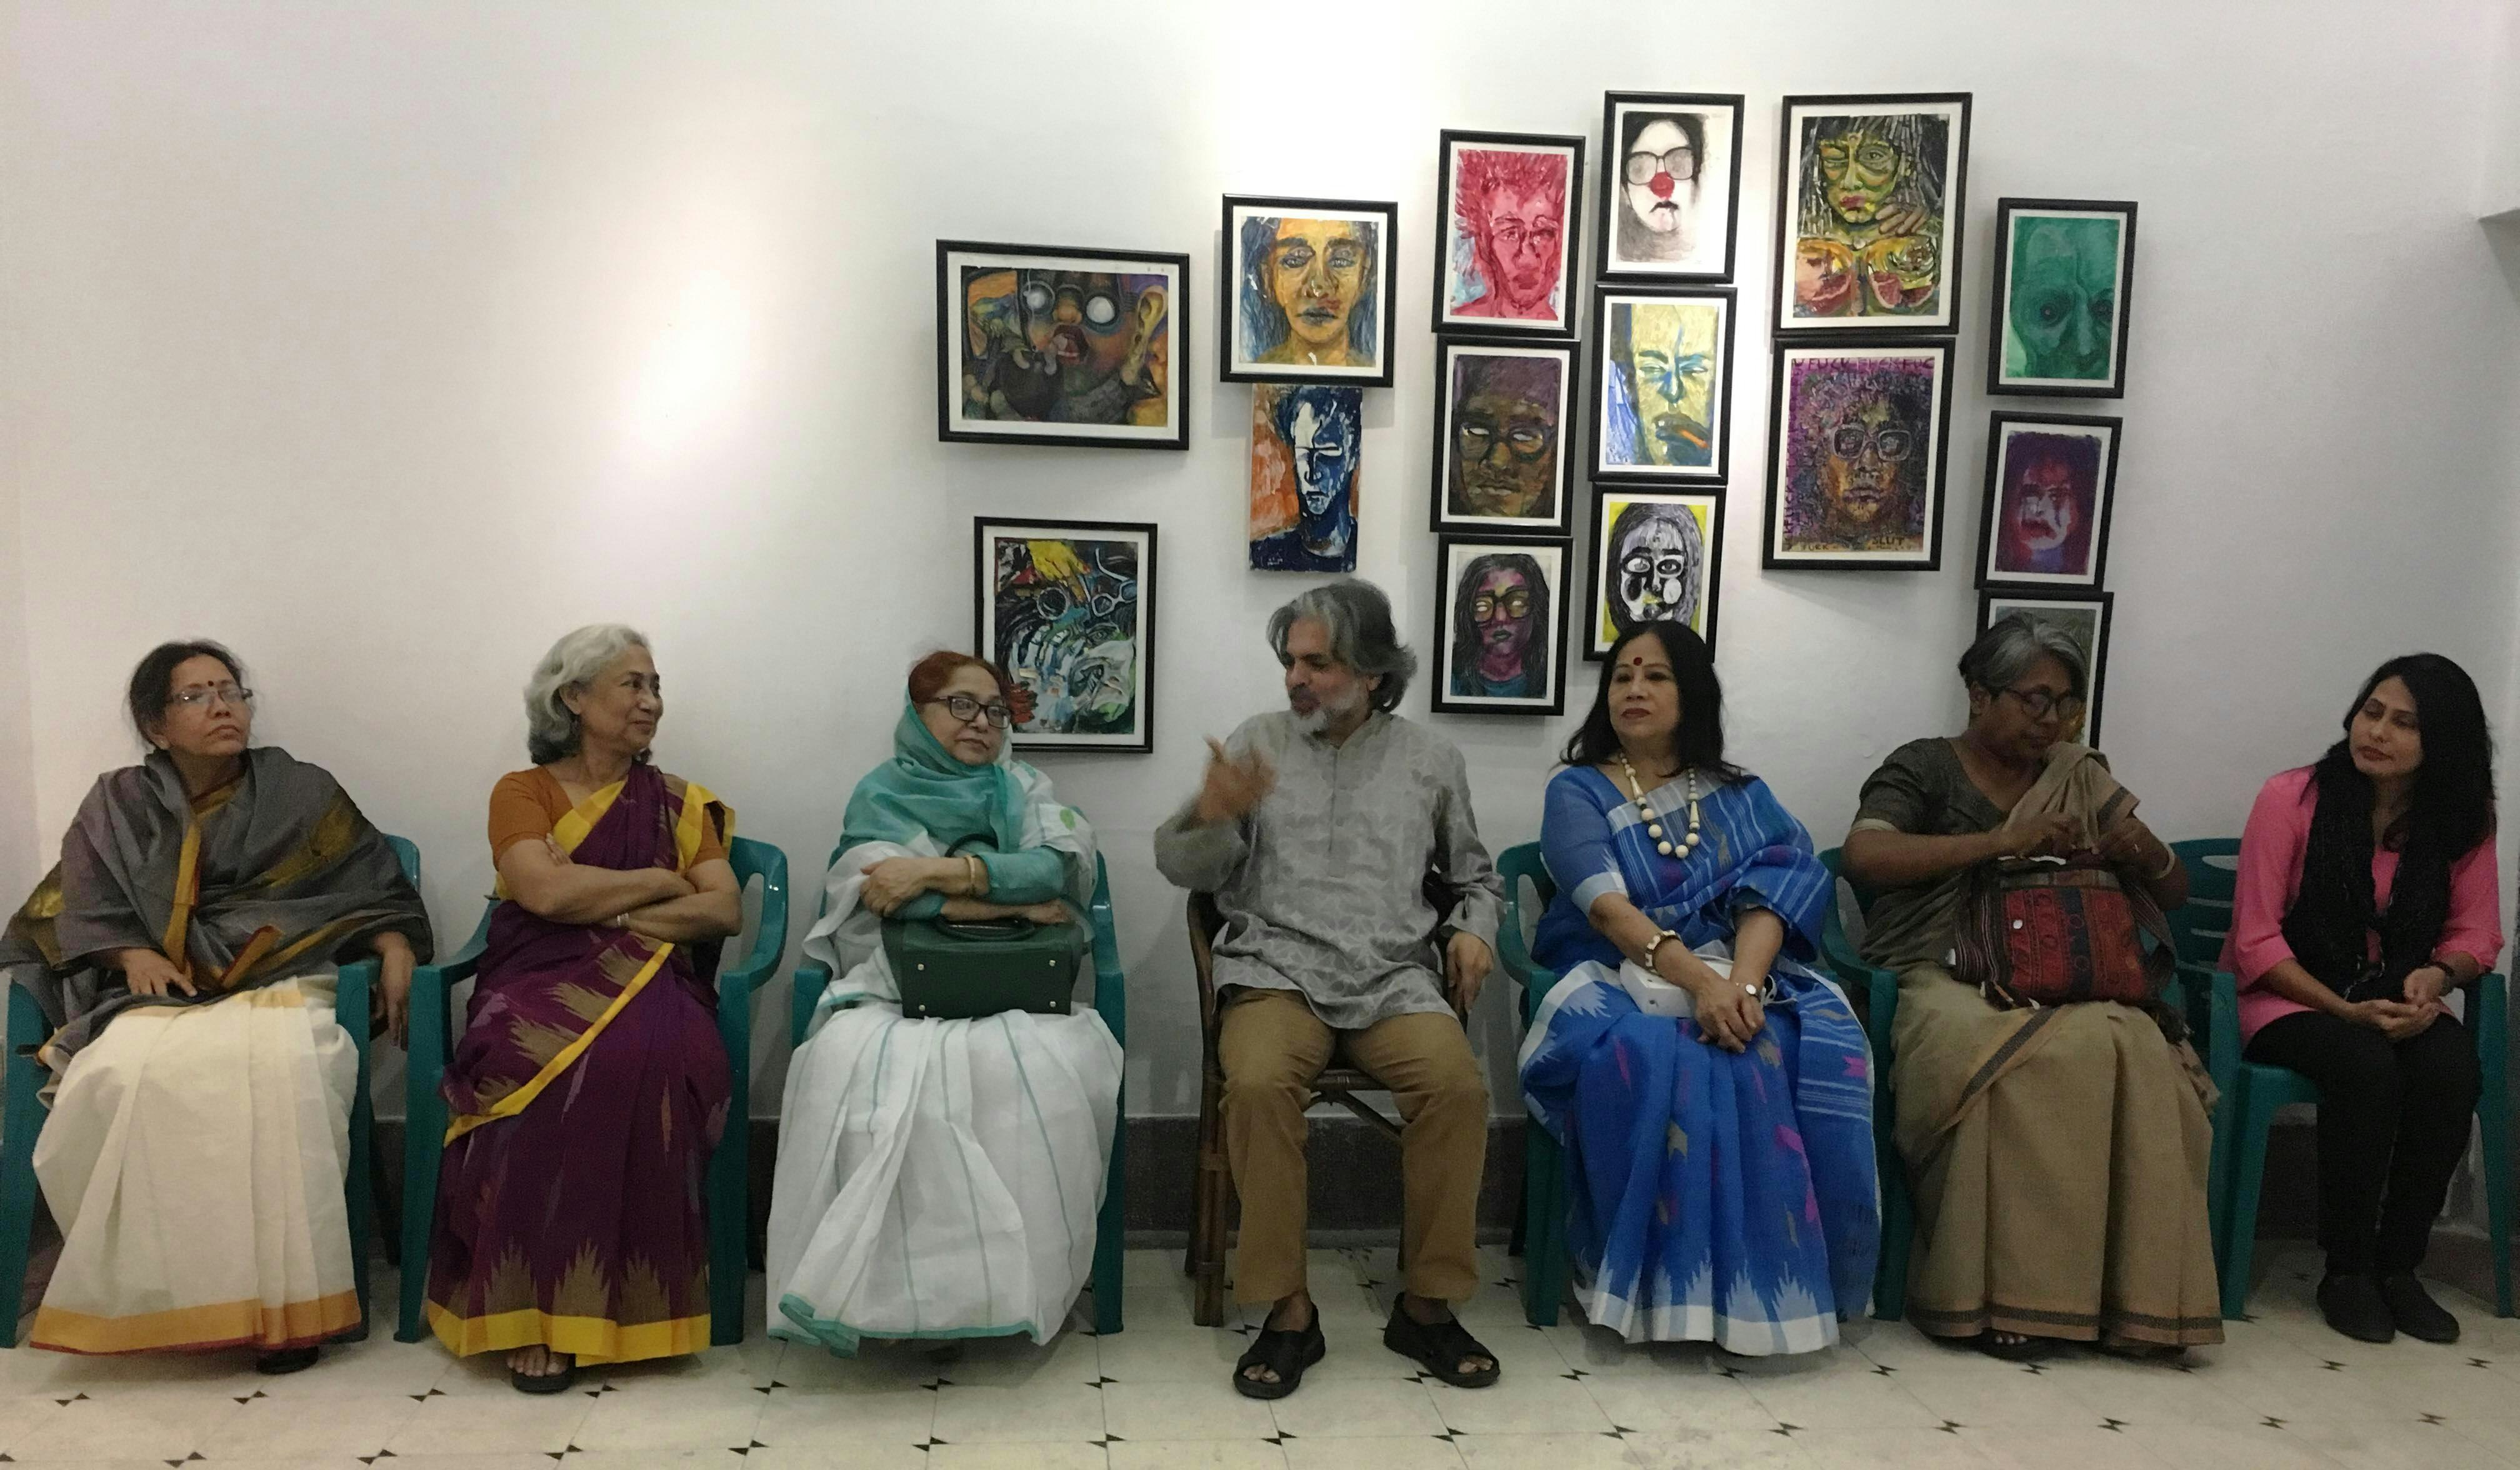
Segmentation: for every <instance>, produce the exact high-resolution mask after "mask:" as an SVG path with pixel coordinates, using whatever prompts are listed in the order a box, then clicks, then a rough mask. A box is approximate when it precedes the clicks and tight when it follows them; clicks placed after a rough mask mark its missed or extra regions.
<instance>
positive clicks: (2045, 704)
mask: <svg viewBox="0 0 2520 1470" xmlns="http://www.w3.org/2000/svg"><path fill="white" fill-rule="evenodd" d="M1996 692H1998V693H2002V694H2010V695H2011V696H2012V697H2013V698H2015V699H2018V700H2020V701H2021V707H2022V708H2023V709H2025V710H2028V711H2029V712H2030V718H2032V719H2034V720H2045V719H2047V718H2048V716H2049V715H2054V716H2055V717H2056V718H2057V719H2059V720H2071V719H2073V718H2074V717H2075V716H2076V715H2079V714H2081V713H2082V712H2083V696H2082V695H2080V694H2051V693H2049V692H2048V690H2025V689H2003V690H1997V691H1996Z"/></svg>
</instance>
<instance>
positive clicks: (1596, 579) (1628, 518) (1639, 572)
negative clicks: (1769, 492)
mask: <svg viewBox="0 0 2520 1470" xmlns="http://www.w3.org/2000/svg"><path fill="white" fill-rule="evenodd" d="M1723 550H1724V499H1723V497H1722V496H1720V495H1712V494H1705V495H1674V494H1670V493H1667V492H1664V491H1659V490H1646V489H1639V488H1636V487H1634V486H1629V485H1603V486H1601V487H1600V488H1599V490H1598V491H1597V492H1596V493H1595V495H1594V499H1593V545H1592V556H1591V557H1589V558H1588V560H1589V561H1590V563H1591V565H1592V568H1593V605H1592V611H1591V613H1590V615H1589V616H1588V617H1587V619H1586V622H1585V633H1584V657H1585V659H1586V660H1587V661H1588V662H1593V663H1598V662H1599V661H1600V660H1601V659H1602V658H1604V657H1606V656H1607V655H1608V654H1609V651H1610V647H1611V646H1612V645H1614V644H1616V643H1617V642H1618V641H1619V640H1620V639H1621V638H1622V637H1624V636H1626V634H1627V632H1628V630H1629V629H1631V628H1634V627H1637V626H1638V625H1640V624H1643V623H1657V622H1679V623H1687V624H1688V626H1689V628H1690V629H1691V630H1692V631H1693V632H1695V633H1696V634H1697V636H1698V637H1700V638H1703V639H1705V640H1706V646H1708V647H1710V648H1711V647H1713V646H1715V600H1716V593H1717V591H1718V589H1719V588H1720V587H1721V586H1722V584H1723V579H1724V573H1723Z"/></svg>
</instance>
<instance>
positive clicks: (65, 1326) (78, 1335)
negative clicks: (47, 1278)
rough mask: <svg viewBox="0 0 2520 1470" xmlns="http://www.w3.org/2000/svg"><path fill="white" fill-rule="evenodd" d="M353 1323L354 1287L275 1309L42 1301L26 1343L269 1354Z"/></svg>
mask: <svg viewBox="0 0 2520 1470" xmlns="http://www.w3.org/2000/svg"><path fill="white" fill-rule="evenodd" d="M358 1324H359V1294H358V1293H357V1292H355V1291H339V1292H335V1293H334V1294H333V1295H331V1296H328V1297H317V1298H315V1299H314V1300H312V1301H306V1302H288V1303H284V1304H282V1305H281V1306H278V1307H266V1306H264V1305H263V1304H262V1303H260V1302H258V1301H244V1302H218V1303H214V1304H212V1305H210V1306H206V1307H177V1308H174V1309H172V1310H170V1311H166V1312H145V1313H142V1314H139V1315H136V1316H91V1315H89V1314H86V1313H84V1312H66V1311H64V1310H63V1309H61V1308H59V1307H54V1306H49V1305H47V1306H44V1307H39V1308H37V1309H36V1310H35V1330H34V1332H33V1334H32V1335H31V1336H30V1337H29V1338H28V1342H29V1343H30V1344H31V1345H32V1346H34V1347H38V1348H50V1349H52V1350H53V1351H54V1352H57V1353H88V1354H108V1353H149V1352H158V1351H164V1350H167V1349H194V1350H200V1349H208V1348H233V1347H238V1346H241V1345H247V1344H250V1345H252V1346H255V1347H258V1348H261V1349H263V1350H264V1351H266V1352H270V1351H277V1350H279V1349H282V1348H302V1347H306V1346H308V1345H310V1344H313V1343H320V1342H322V1341H324V1340H325V1339H326V1338H329V1337H334V1336H337V1335H338V1334H340V1333H343V1332H346V1331H348V1330H349V1329H350V1328H352V1327H355V1326H357V1325H358Z"/></svg>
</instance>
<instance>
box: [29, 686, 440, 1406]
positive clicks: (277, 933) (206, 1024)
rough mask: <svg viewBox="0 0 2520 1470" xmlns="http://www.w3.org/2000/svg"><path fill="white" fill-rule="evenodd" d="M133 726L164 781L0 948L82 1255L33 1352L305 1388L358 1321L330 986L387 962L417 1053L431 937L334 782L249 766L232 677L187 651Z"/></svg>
mask: <svg viewBox="0 0 2520 1470" xmlns="http://www.w3.org/2000/svg"><path fill="white" fill-rule="evenodd" d="M130 706H131V719H132V723H133V724H134V725H135V726H137V727H138V729H139V731H140V735H141V737H142V738H143V739H145V740H146V741H148V743H149V745H150V747H151V748H150V754H149V758H148V760H147V761H146V762H145V763H143V764H141V765H138V766H131V767H126V768H125V769H123V770H120V771H113V772H109V773H108V774H106V775H105V776H103V777H100V778H99V779H98V780H97V783H96V785H95V787H94V788H93V789H91V790H90V791H89V792H88V794H87V799H86V800H85V801H83V802H81V803H80V804H79V810H78V816H77V818H76V819H75V820H74V821H73V822H72V823H71V824H70V829H69V833H68V835H67V836H66V837H64V838H63V839H62V861H61V866H60V867H58V868H56V869H53V871H52V872H51V873H50V874H49V875H48V876H46V877H45V879H44V881H43V882H42V884H41V885H39V886H38V887H37V888H36V890H35V893H34V896H33V897H32V898H30V899H28V900H27V901H26V904H25V906H24V907H23V908H22V909H21V910H20V911H19V912H18V914H17V916H16V917H15V918H14V919H12V920H11V921H10V924H9V930H8V936H7V938H6V939H5V940H0V972H5V973H6V975H7V977H8V979H9V981H10V983H12V984H16V985H22V986H24V987H25V988H26V989H27V991H28V992H29V993H30V994H32V995H33V996H34V997H35V999H36V1001H37V1002H38V1003H39V1004H41V1005H42V1007H43V1009H44V1014H45V1017H46V1019H47V1020H48V1021H49V1022H50V1023H51V1024H52V1025H53V1027H54V1028H55V1029H54V1031H53V1034H52V1037H51V1039H50V1040H49V1041H47V1042H46V1043H45V1044H44V1047H43V1049H42V1051H41V1052H40V1053H39V1059H40V1060H41V1061H42V1062H43V1064H44V1066H45V1067H46V1068H47V1069H48V1071H49V1072H50V1074H51V1076H50V1077H49V1079H48V1081H47V1087H46V1092H47V1093H48V1094H49V1100H50V1102H51V1113H50V1116H49V1117H48V1118H47V1119H46V1120H45V1122H44V1128H43V1132H42V1133H41V1134H40V1135H39V1136H37V1139H36V1142H35V1173H36V1176H37V1178H38V1179H39V1180H41V1181H42V1184H43V1189H44V1198H45V1200H46V1201H47V1202H48V1203H49V1204H50V1205H51V1206H52V1211H53V1218H54V1219H55V1220H57V1221H59V1222H60V1223H61V1226H62V1235H63V1244H62V1256H61V1264H60V1265H59V1266H58V1267H56V1268H55V1270H54V1271H53V1279H52V1284H51V1285H50V1287H49V1288H48V1289H47V1290H46V1291H45V1293H44V1302H43V1306H42V1308H41V1309H39V1310H38V1311H37V1312H36V1314H35V1328H34V1338H33V1341H34V1344H35V1346H37V1347H39V1348H53V1349H57V1350H59V1351H62V1352H66V1353H135V1352H142V1351H146V1350H152V1349H187V1350H200V1349H206V1348H220V1347H252V1348H255V1349H258V1350H260V1352H261V1354H262V1357H261V1359H260V1363H259V1365H260V1367H261V1368H262V1370H263V1371H265V1372H290V1371H294V1370H295V1369H298V1368H302V1367H305V1366H307V1365H308V1364H309V1363H312V1362H313V1361H314V1360H315V1354H316V1346H315V1345H316V1344H318V1343H320V1342H322V1341H324V1340H325V1339H327V1338H329V1337H333V1336H335V1335H337V1334H338V1333H340V1332H342V1331H344V1330H346V1329H349V1328H351V1327H355V1326H357V1325H358V1322H359V1304H358V1297H357V1292H356V1282H355V1277H354V1275H353V1272H352V1270H351V1259H350V1235H349V1220H348V1217H347V1214H346V1212H345V1206H344V1204H343V1201H342V1197H341V1180H342V1176H343V1174H344V1172H345V1170H346V1169H347V1167H348V1162H349V1121H350V1109H351V1102H352V1100H353V1099H352V1096H351V1093H352V1089H353V1087H354V1085H355V1082H356V1078H357V1076H358V1059H357V1056H356V1054H355V1052H354V1051H353V1050H352V1047H351V1041H350V1037H349V1035H348V1034H347V1033H346V1032H344V1031H343V1030H342V1028H341V1025H340V1024H338V1023H337V1022H336V1020H335V1018H334V1015H333V1000H334V993H335V992H334V977H335V968H336V966H337V965H338V964H340V963H343V962H347V961H349V960H354V959H359V958H366V957H368V956H370V955H374V956H377V957H378V958H381V959H382V976H381V983H380V986H379V998H380V1000H381V1001H382V1004H383V1008H384V1011H385V1015H386V1019H387V1022H388V1024H389V1025H390V1026H391V1027H392V1028H393V1030H394V1031H395V1033H396V1034H397V1035H399V1034H400V1033H401V1031H402V1028H403V1023H404V1015H405V1006H406V1005H407V1004H408V1002H409V1000H410V996H411V972H412V967H413V965H414V964H415V963H416V962H418V961H420V960H423V959H426V958H427V957H428V954H429V934H428V918H427V914H426V913H423V912H422V909H421V904H420V895H419V894H418V893H417V892H415V891H414V890H413V888H412V885H411V883H410V882H409V881H408V880H407V879H405V878H404V877H403V874H402V869H401V867H400V866H399V865H398V864H397V863H396V862H395V860H394V855H393V851H392V849H391V848H390V847H388V846H387V844H386V843H385V840H384V838H383V837H382V835H381V834H380V833H379V832H378V831H377V829H376V828H375V827H373V826H371V825H369V824H368V821H367V819H366V818H365V817H362V816H361V815H359V809H358V807H357V806H356V805H355V804H354V803H352V802H351V800H350V798H349V796H348V795H347V794H346V793H344V792H343V791H342V790H341V788H340V787H339V786H338V785H337V784H336V783H335V782H334V780H333V778H332V777H330V776H328V775H326V774H325V773H324V772H323V771H322V770H320V769H318V768H316V767H314V766H309V765H305V764H303V763H302V762H299V761H295V760H293V759H291V758H290V756H289V755H288V753H287V752H285V751H282V750H278V749H274V748H272V747H270V746H264V747H261V748H259V749H256V748H252V747H251V745H250V743H249V742H250V740H251V736H252V734H253V690H249V689H247V688H245V670H244V667H243V666H242V665H240V664H239V663H238V662H237V659H236V655H234V654H232V653H230V652H228V651H227V650H226V649H225V648H222V647H220V646H218V645H216V644H209V643H189V644H167V645H165V646H161V647H159V648H158V649H157V650H156V651H154V652H152V653H151V654H150V655H149V656H148V657H147V658H144V659H142V660H141V662H140V667H139V668H138V670H136V671H135V672H134V673H133V674H132V676H131V689H130ZM348 1024H350V1025H355V1026H365V1025H367V1024H368V1017H366V1016H354V1017H351V1018H349V1022H348Z"/></svg>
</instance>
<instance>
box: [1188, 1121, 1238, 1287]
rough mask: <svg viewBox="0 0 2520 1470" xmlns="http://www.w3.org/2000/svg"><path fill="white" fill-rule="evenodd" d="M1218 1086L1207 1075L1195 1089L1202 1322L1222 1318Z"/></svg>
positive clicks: (1195, 1233)
mask: <svg viewBox="0 0 2520 1470" xmlns="http://www.w3.org/2000/svg"><path fill="white" fill-rule="evenodd" d="M1223 1091H1224V1090H1223V1089H1222V1088H1221V1087H1220V1086H1218V1084H1217V1083H1216V1082H1215V1081H1213V1080H1211V1081H1209V1082H1208V1083H1207V1084H1206V1085H1205V1086H1204V1087H1202V1088H1201V1089H1200V1090H1199V1103H1198V1177H1197V1178H1196V1179H1195V1180H1193V1181H1192V1183H1191V1191H1192V1192H1191V1222H1190V1273H1191V1276H1192V1279H1193V1286H1192V1299H1191V1320H1192V1321H1193V1322H1196V1323H1197V1324H1198V1325H1200V1326H1202V1327H1216V1326H1222V1325H1224V1322H1225V1212H1226V1208H1227V1198H1226V1192H1227V1190H1228V1188H1229V1187H1230V1181H1229V1180H1228V1179H1227V1178H1226V1175H1227V1168H1226V1160H1225V1137H1224V1134H1225V1127H1224V1123H1225V1120H1224V1117H1223V1103H1224V1098H1223V1096H1222V1095H1221V1093H1222V1092H1223Z"/></svg>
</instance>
